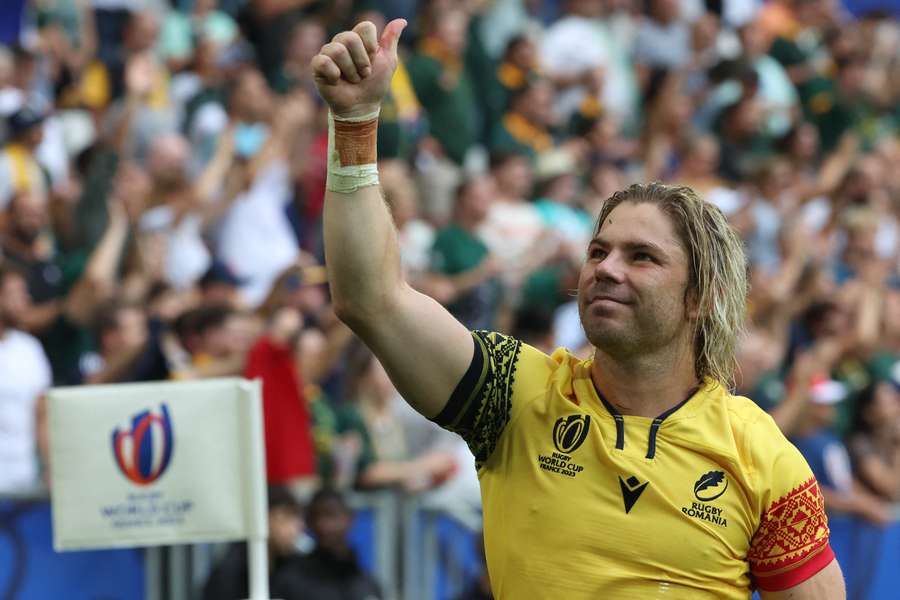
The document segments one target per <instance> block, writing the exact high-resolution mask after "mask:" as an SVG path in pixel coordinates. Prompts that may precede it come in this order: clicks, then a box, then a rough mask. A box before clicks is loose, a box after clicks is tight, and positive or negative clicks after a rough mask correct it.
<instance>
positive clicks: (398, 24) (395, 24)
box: [378, 19, 406, 58]
mask: <svg viewBox="0 0 900 600" xmlns="http://www.w3.org/2000/svg"><path fill="white" fill-rule="evenodd" d="M405 28H406V19H394V20H393V21H391V22H390V23H388V24H387V25H385V27H384V31H383V32H381V40H379V42H378V45H379V46H380V47H381V49H382V50H385V51H386V52H389V53H390V55H391V56H392V57H393V58H397V43H398V42H399V41H400V34H401V33H403V30H404V29H405Z"/></svg>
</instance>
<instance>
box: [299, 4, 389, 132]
mask: <svg viewBox="0 0 900 600" xmlns="http://www.w3.org/2000/svg"><path fill="white" fill-rule="evenodd" d="M405 27H406V21H405V20H404V19H394V20H393V21H391V22H390V23H388V24H387V26H385V28H384V31H383V32H382V34H381V39H378V37H377V33H376V31H375V25H373V24H372V23H371V22H369V21H363V22H362V23H359V24H358V25H357V26H356V27H354V28H353V30H352V31H343V32H341V33H339V34H337V35H336V36H334V38H333V39H332V40H331V42H330V43H328V44H325V45H324V46H322V49H321V50H320V51H319V54H317V55H316V56H314V57H313V59H312V62H311V63H310V64H311V67H312V71H313V77H314V79H315V82H316V87H317V88H318V89H319V94H320V95H321V96H322V98H323V99H324V100H325V102H327V103H328V106H329V107H330V108H331V112H332V113H334V115H335V116H337V117H344V118H347V117H359V116H363V115H367V114H370V113H373V112H375V111H376V110H378V107H379V106H380V104H381V99H382V98H383V97H384V95H385V94H386V93H387V91H388V88H389V87H390V84H391V77H392V76H393V74H394V70H395V69H396V68H397V42H398V41H399V40H400V34H401V33H402V31H403V29H404V28H405Z"/></svg>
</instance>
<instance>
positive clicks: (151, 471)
mask: <svg viewBox="0 0 900 600" xmlns="http://www.w3.org/2000/svg"><path fill="white" fill-rule="evenodd" d="M172 446H173V439H172V419H171V417H170V416H169V409H168V408H167V407H166V405H165V404H161V405H160V414H154V413H153V412H151V411H149V410H145V411H143V412H140V413H138V414H136V415H135V416H134V417H132V418H131V429H129V430H120V429H119V428H118V427H116V428H115V429H113V432H112V451H113V456H115V458H116V464H117V465H118V466H119V470H120V471H122V474H123V475H125V477H127V478H128V480H129V481H131V482H132V483H134V484H137V485H149V484H151V483H153V482H154V481H156V480H157V479H159V478H160V477H161V476H162V474H163V473H165V471H166V468H167V467H168V466H169V461H170V460H171V459H172Z"/></svg>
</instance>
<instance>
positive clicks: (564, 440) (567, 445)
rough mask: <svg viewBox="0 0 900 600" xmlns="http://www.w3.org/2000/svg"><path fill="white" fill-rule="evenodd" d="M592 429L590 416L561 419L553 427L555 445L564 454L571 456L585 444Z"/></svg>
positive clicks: (573, 416) (570, 416)
mask: <svg viewBox="0 0 900 600" xmlns="http://www.w3.org/2000/svg"><path fill="white" fill-rule="evenodd" d="M590 427H591V417H590V416H589V415H569V416H568V417H561V418H559V419H558V420H557V421H556V424H555V425H554V426H553V445H554V446H556V449H557V450H559V451H560V452H562V453H563V454H571V453H572V452H574V451H575V450H577V449H578V447H579V446H580V445H581V444H583V443H584V440H585V439H586V438H587V435H588V430H589V429H590Z"/></svg>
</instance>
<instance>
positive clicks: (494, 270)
mask: <svg viewBox="0 0 900 600" xmlns="http://www.w3.org/2000/svg"><path fill="white" fill-rule="evenodd" d="M495 190H496V187H495V183H494V180H493V178H491V177H476V178H473V179H472V180H470V181H467V182H466V183H463V184H462V185H461V186H460V187H459V189H458V190H457V195H456V211H455V215H454V219H453V222H452V223H451V224H449V225H448V226H447V227H445V228H443V229H441V230H439V231H438V232H437V236H436V237H435V240H434V246H433V247H432V249H431V271H432V282H431V285H432V289H431V293H432V295H434V296H435V297H436V298H437V299H438V300H439V301H440V302H441V303H443V304H445V305H447V306H448V308H449V310H450V312H451V313H453V314H454V315H455V316H456V318H458V319H459V320H460V321H462V322H463V323H465V324H466V325H467V326H468V327H471V328H472V329H483V328H488V327H490V326H491V325H492V324H493V323H494V321H495V319H496V318H497V310H498V308H499V303H500V300H501V295H500V294H501V289H500V282H499V280H498V279H497V275H499V273H500V265H499V262H498V261H497V260H496V259H495V258H492V257H491V254H490V251H489V250H488V247H487V245H486V244H485V243H484V242H483V241H482V240H481V238H480V237H479V236H478V230H479V227H481V226H482V225H483V223H484V220H485V219H486V218H487V216H488V213H489V211H490V206H491V202H492V201H493V197H494V195H495Z"/></svg>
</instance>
